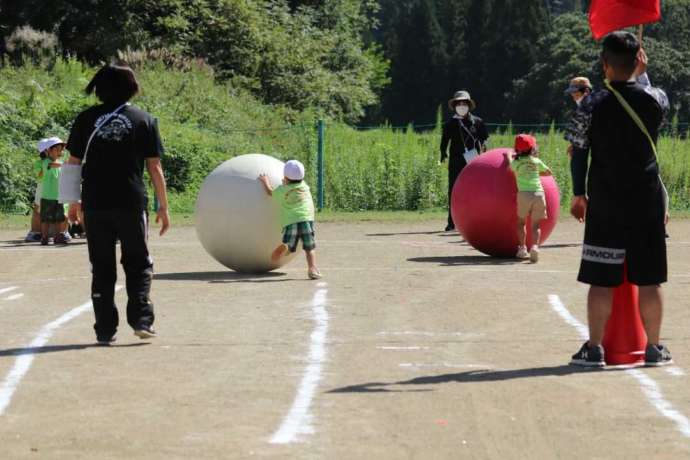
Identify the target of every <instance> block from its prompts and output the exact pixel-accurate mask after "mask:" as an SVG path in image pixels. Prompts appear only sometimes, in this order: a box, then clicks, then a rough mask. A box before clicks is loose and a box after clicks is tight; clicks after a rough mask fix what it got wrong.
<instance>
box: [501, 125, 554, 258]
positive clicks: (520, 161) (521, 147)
mask: <svg viewBox="0 0 690 460" xmlns="http://www.w3.org/2000/svg"><path fill="white" fill-rule="evenodd" d="M537 152H538V150H537V140H536V139H535V138H534V137H533V136H530V135H529V134H518V135H517V136H516V137H515V156H514V157H513V156H512V155H511V154H510V153H508V152H506V153H505V154H504V155H505V157H506V159H507V160H508V162H509V163H510V169H512V170H513V172H514V173H515V181H516V182H517V189H518V194H517V210H518V224H517V231H518V240H519V246H518V249H517V254H516V257H517V258H518V259H526V258H527V257H529V259H530V262H532V263H536V262H537V261H538V260H539V243H540V240H541V230H540V229H539V224H540V222H541V221H542V220H543V219H546V217H547V215H546V199H545V198H544V188H543V187H542V185H541V180H540V178H539V177H540V176H550V175H551V170H550V169H549V167H548V166H546V165H545V164H544V162H543V161H541V160H540V159H539V158H537ZM528 216H531V218H532V238H533V240H534V241H533V244H532V247H531V248H530V251H529V254H528V253H527V246H526V245H525V240H526V238H527V234H526V230H525V223H526V220H527V217H528Z"/></svg>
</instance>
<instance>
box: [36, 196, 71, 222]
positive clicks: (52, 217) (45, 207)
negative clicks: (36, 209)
mask: <svg viewBox="0 0 690 460" xmlns="http://www.w3.org/2000/svg"><path fill="white" fill-rule="evenodd" d="M64 221H65V205H64V204H62V203H58V201H57V200H46V199H45V198H41V222H42V223H44V224H59V223H62V222H64Z"/></svg>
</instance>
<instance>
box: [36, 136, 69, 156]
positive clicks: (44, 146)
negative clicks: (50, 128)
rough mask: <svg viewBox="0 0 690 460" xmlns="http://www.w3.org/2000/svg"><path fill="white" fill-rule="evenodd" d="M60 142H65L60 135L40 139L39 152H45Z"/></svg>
mask: <svg viewBox="0 0 690 460" xmlns="http://www.w3.org/2000/svg"><path fill="white" fill-rule="evenodd" d="M58 144H63V145H64V144H65V143H64V142H63V140H62V139H60V138H59V137H47V138H45V139H41V140H40V141H38V153H43V152H45V151H46V150H48V149H49V148H51V147H55V146H56V145H58Z"/></svg>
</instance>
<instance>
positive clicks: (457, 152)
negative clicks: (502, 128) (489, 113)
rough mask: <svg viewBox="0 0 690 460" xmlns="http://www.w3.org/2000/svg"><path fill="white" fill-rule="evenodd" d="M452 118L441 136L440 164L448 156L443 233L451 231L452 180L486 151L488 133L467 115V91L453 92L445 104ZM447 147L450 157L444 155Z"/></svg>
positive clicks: (479, 121) (471, 103) (469, 100)
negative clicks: (446, 201)
mask: <svg viewBox="0 0 690 460" xmlns="http://www.w3.org/2000/svg"><path fill="white" fill-rule="evenodd" d="M448 107H450V110H452V111H453V117H452V118H451V119H450V120H448V121H447V122H446V123H445V124H444V125H443V136H442V137H441V163H443V162H444V161H446V158H448V157H450V161H449V165H448V225H447V226H446V231H447V232H448V231H450V230H453V229H455V223H454V222H453V216H451V213H450V197H451V194H452V192H453V185H454V184H455V180H456V179H457V177H458V176H459V175H460V172H461V171H462V169H463V168H464V167H465V166H466V165H467V163H468V162H470V161H472V160H473V159H474V157H476V156H477V155H479V154H480V153H482V152H484V151H486V140H487V139H488V138H489V133H488V132H487V130H486V126H485V125H484V122H483V121H482V119H481V118H479V117H477V116H474V115H473V114H472V113H470V111H471V110H474V108H475V107H476V104H475V103H474V101H473V100H472V98H471V97H470V93H468V92H467V91H457V92H456V93H455V95H454V96H453V98H452V99H451V100H449V101H448ZM448 144H450V154H448Z"/></svg>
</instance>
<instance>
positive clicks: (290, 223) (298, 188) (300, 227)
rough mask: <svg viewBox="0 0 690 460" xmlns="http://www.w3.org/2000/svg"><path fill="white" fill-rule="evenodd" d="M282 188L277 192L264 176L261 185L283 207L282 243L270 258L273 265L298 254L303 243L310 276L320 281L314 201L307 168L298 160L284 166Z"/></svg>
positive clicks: (263, 175)
mask: <svg viewBox="0 0 690 460" xmlns="http://www.w3.org/2000/svg"><path fill="white" fill-rule="evenodd" d="M283 175H284V177H283V185H281V186H279V187H277V188H276V189H275V190H274V189H273V188H272V187H271V183H270V182H269V179H268V176H266V175H265V174H262V175H260V176H259V181H261V183H262V184H263V186H264V189H265V190H266V193H268V194H269V195H271V196H272V197H273V199H274V200H276V201H277V202H278V204H279V205H280V221H281V225H282V226H283V243H282V244H281V245H280V246H278V247H277V248H276V249H275V250H274V251H273V254H272V255H271V260H273V261H274V262H276V261H278V260H280V258H281V257H283V256H284V255H285V254H286V253H287V251H290V252H295V251H297V244H298V243H299V240H300V239H301V240H302V247H303V248H304V252H305V253H306V255H307V265H308V267H309V268H308V272H307V274H308V276H309V278H310V279H313V280H317V279H319V278H321V273H320V272H319V269H318V268H316V241H315V240H314V201H313V199H312V197H311V192H310V191H309V186H308V185H307V184H306V183H305V182H304V165H303V164H302V163H300V162H299V161H297V160H290V161H288V162H287V163H285V168H284V170H283Z"/></svg>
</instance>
